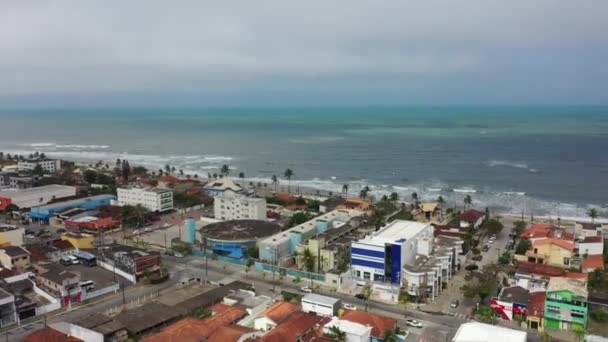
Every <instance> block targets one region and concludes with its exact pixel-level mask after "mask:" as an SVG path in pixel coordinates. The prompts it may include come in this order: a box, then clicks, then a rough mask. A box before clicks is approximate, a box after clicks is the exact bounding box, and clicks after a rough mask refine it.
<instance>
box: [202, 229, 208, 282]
mask: <svg viewBox="0 0 608 342" xmlns="http://www.w3.org/2000/svg"><path fill="white" fill-rule="evenodd" d="M203 241H204V244H203V245H204V247H205V251H204V253H205V285H206V284H207V282H208V280H209V256H208V255H207V237H206V236H205V237H203Z"/></svg>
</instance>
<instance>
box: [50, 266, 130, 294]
mask: <svg viewBox="0 0 608 342" xmlns="http://www.w3.org/2000/svg"><path fill="white" fill-rule="evenodd" d="M57 265H58V266H59V268H60V269H62V270H66V271H70V272H72V273H76V274H79V275H80V281H87V280H92V281H93V282H95V289H102V288H104V287H108V286H111V285H113V284H114V279H115V278H114V273H113V272H110V271H108V270H106V269H105V268H102V267H99V266H93V267H88V266H85V265H81V264H77V265H69V266H64V265H62V264H60V263H57ZM116 279H117V281H119V282H120V281H122V282H126V283H128V281H126V280H125V279H122V277H121V276H120V275H116Z"/></svg>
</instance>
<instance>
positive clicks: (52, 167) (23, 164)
mask: <svg viewBox="0 0 608 342" xmlns="http://www.w3.org/2000/svg"><path fill="white" fill-rule="evenodd" d="M38 165H40V167H42V170H44V172H45V173H53V172H55V171H57V170H59V169H60V168H61V160H58V159H48V158H45V159H42V158H40V159H26V160H20V161H19V162H18V163H17V169H19V170H30V171H32V170H34V169H35V168H36V166H38Z"/></svg>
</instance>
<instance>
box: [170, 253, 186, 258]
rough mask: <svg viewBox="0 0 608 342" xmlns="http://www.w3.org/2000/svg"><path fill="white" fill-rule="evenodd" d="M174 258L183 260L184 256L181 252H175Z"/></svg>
mask: <svg viewBox="0 0 608 342" xmlns="http://www.w3.org/2000/svg"><path fill="white" fill-rule="evenodd" d="M173 256H174V257H176V258H183V257H184V255H183V254H182V253H180V252H175V253H174V254H173Z"/></svg>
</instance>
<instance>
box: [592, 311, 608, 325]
mask: <svg viewBox="0 0 608 342" xmlns="http://www.w3.org/2000/svg"><path fill="white" fill-rule="evenodd" d="M589 316H590V317H591V318H592V319H593V320H594V321H596V322H608V310H606V309H595V310H593V311H591V314H589Z"/></svg>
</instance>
